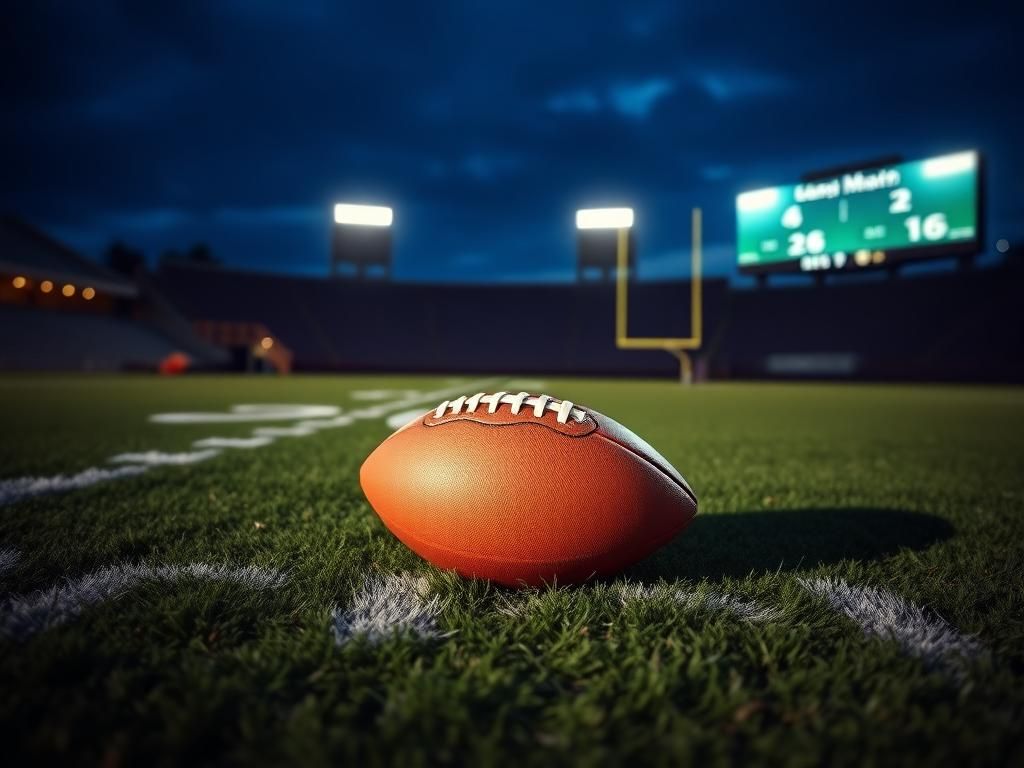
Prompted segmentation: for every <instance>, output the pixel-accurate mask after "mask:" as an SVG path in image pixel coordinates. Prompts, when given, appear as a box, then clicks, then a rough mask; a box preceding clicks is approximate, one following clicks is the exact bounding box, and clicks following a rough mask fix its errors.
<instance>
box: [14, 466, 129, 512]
mask: <svg viewBox="0 0 1024 768" xmlns="http://www.w3.org/2000/svg"><path fill="white" fill-rule="evenodd" d="M146 469H147V467H145V466H137V465H136V466H130V467H118V468H117V469H101V468H97V467H90V468H89V469H84V470H82V471H81V472H79V473H77V474H75V475H54V476H53V477H14V478H11V479H9V480H0V506H3V505H4V504H12V503H14V502H15V501H20V500H21V499H27V498H30V497H32V496H40V495H42V494H44V493H61V492H63V491H73V490H75V489H77V488H88V487H89V486H90V485H96V483H103V482H106V481H107V480H120V479H121V478H125V477H134V476H135V475H140V474H142V473H143V472H145V471H146Z"/></svg>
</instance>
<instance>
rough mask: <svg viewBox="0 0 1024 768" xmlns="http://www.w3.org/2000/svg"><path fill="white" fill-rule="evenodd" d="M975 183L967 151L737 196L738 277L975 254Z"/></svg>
mask: <svg viewBox="0 0 1024 768" xmlns="http://www.w3.org/2000/svg"><path fill="white" fill-rule="evenodd" d="M980 179H981V161H980V157H979V155H978V153H977V152H974V151H971V152H958V153H956V154H952V155H943V156H941V157H932V158H928V159H926V160H918V161H916V162H911V163H893V164H889V165H883V166H876V167H873V168H865V169H863V170H853V171H844V172H841V173H837V174H835V175H833V176H830V177H826V178H820V179H815V180H813V181H807V182H805V183H802V184H792V185H788V186H784V187H768V188H766V189H758V190H754V191H751V192H744V193H742V194H741V195H739V196H738V197H737V198H736V240H737V250H738V254H739V267H740V271H741V272H748V273H761V272H791V271H803V272H813V271H817V270H859V269H864V268H871V267H878V266H885V265H889V264H892V263H893V262H899V261H904V260H907V259H917V258H925V257H929V256H954V255H965V254H974V253H977V252H978V250H979V243H980V239H981V231H980V230H981V215H980V203H981V182H980Z"/></svg>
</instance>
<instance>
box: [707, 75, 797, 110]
mask: <svg viewBox="0 0 1024 768" xmlns="http://www.w3.org/2000/svg"><path fill="white" fill-rule="evenodd" d="M695 80H696V82H697V83H698V85H699V86H700V87H701V88H702V89H703V90H704V91H705V92H706V93H707V94H708V95H709V96H710V97H711V98H712V99H714V100H715V101H717V102H719V103H726V102H732V101H736V100H738V99H743V98H754V97H762V96H771V95H773V94H777V93H783V92H785V91H787V90H789V89H790V88H792V87H793V84H792V83H791V82H790V81H789V80H788V79H787V78H784V77H781V76H779V75H774V74H770V73H765V72H753V71H731V72H730V71H712V72H703V73H701V74H699V75H697V76H696V77H695Z"/></svg>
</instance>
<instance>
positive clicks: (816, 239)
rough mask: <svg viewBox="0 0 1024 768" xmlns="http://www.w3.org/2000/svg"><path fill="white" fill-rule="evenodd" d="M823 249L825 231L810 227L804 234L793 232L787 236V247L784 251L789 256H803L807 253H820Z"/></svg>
mask: <svg viewBox="0 0 1024 768" xmlns="http://www.w3.org/2000/svg"><path fill="white" fill-rule="evenodd" d="M824 250H825V231H824V230H821V229H812V230H811V231H810V232H808V233H806V234H804V233H803V232H793V233H792V234H791V235H790V236H789V249H788V250H787V251H786V253H788V254H789V255H790V256H804V255H806V254H808V253H810V254H815V253H821V252H822V251H824Z"/></svg>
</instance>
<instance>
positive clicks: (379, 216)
mask: <svg viewBox="0 0 1024 768" xmlns="http://www.w3.org/2000/svg"><path fill="white" fill-rule="evenodd" d="M393 219H394V213H393V212H392V210H391V209H390V208H388V207H387V206H386V205H353V204H350V203H338V204H336V205H335V206H334V223H335V224H356V225H358V226H363V227H390V226H391V222H392V220H393Z"/></svg>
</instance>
